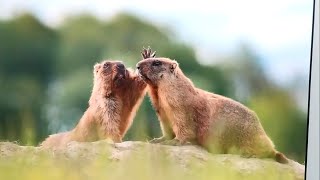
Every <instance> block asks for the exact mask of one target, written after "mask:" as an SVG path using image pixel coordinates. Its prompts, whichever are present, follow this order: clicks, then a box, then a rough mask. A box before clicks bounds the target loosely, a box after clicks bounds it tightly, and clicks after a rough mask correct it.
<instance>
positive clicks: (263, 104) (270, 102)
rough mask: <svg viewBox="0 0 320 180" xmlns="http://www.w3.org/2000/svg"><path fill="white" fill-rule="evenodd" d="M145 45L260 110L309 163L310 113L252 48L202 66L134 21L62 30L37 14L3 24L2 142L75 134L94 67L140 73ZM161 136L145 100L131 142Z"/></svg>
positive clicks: (292, 151) (74, 22) (197, 79)
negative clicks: (109, 65)
mask: <svg viewBox="0 0 320 180" xmlns="http://www.w3.org/2000/svg"><path fill="white" fill-rule="evenodd" d="M143 46H144V47H146V46H151V47H152V48H153V49H154V50H156V51H157V52H158V56H163V57H170V58H171V59H176V60H177V61H178V62H179V63H180V66H181V68H182V70H183V71H184V72H185V73H186V75H187V76H188V77H190V78H191V79H192V80H193V82H194V83H195V84H196V86H198V87H200V88H203V89H205V90H208V91H211V92H215V93H218V94H222V95H225V96H228V97H231V98H233V99H236V100H238V101H240V102H242V103H243V104H245V105H247V106H249V107H250V108H251V109H253V110H254V111H256V112H257V114H258V116H259V117H260V120H261V122H262V125H263V127H264V128H265V130H266V132H267V134H268V135H269V136H270V137H271V139H272V140H273V141H274V143H275V145H276V146H277V149H279V151H282V152H284V153H285V154H287V156H289V157H290V158H293V159H295V160H298V161H299V162H304V157H305V152H306V150H305V148H306V127H307V126H306V125H307V114H306V113H304V112H303V111H301V110H300V109H299V108H298V106H297V104H296V102H295V101H294V98H293V96H292V94H290V93H289V92H290V91H289V90H288V89H286V88H284V87H279V86H277V85H276V84H275V83H274V82H273V81H271V80H270V79H269V78H268V77H267V76H266V75H265V73H264V68H263V66H262V65H261V64H262V63H261V62H260V59H259V57H257V55H256V53H255V52H253V51H251V50H250V47H248V46H246V45H243V46H241V47H239V49H238V51H237V53H235V54H231V55H228V57H229V58H230V59H228V61H221V62H222V63H220V64H215V65H202V64H200V63H199V61H198V59H197V57H196V55H195V51H194V49H193V47H191V46H189V45H187V44H184V43H182V42H180V41H178V40H177V39H175V34H174V32H172V31H171V30H170V29H168V28H164V27H161V26H158V25H155V24H152V23H149V22H145V21H143V20H141V19H139V18H137V17H134V16H132V15H130V14H118V15H116V16H114V17H113V18H112V19H110V20H108V21H99V20H97V19H96V18H94V17H92V16H90V15H81V16H74V17H70V18H68V19H67V20H65V21H64V23H63V24H62V25H61V26H59V27H57V28H55V29H53V28H49V27H46V26H45V25H43V24H42V23H41V22H40V21H39V20H37V19H36V18H35V17H34V16H32V15H30V14H24V15H20V16H17V17H15V18H14V19H11V20H8V21H0V140H2V141H18V142H19V143H20V144H23V145H37V144H38V143H39V142H41V141H42V140H44V138H46V137H47V136H48V135H49V134H52V133H57V132H61V131H67V130H69V129H71V128H73V127H74V126H75V124H76V123H77V122H78V120H79V118H80V117H81V116H82V113H83V112H84V111H85V109H86V108H87V106H88V99H89V96H90V91H91V88H92V78H93V77H92V67H93V65H94V63H95V62H99V61H101V60H103V59H117V60H122V61H124V63H125V64H126V65H127V66H131V67H135V64H136V63H137V62H138V61H139V60H141V57H140V50H141V49H142V47H143ZM224 62H225V63H224ZM160 134H161V133H160V127H159V124H158V121H157V118H156V116H155V112H154V110H153V109H152V107H151V104H150V101H149V98H148V97H146V98H145V99H144V102H143V104H142V106H141V108H140V109H139V111H138V114H137V116H136V118H135V121H134V123H133V126H132V128H131V129H130V130H129V132H128V134H127V135H126V137H125V140H141V141H145V140H148V139H151V138H153V137H158V136H160Z"/></svg>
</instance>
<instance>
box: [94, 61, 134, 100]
mask: <svg viewBox="0 0 320 180" xmlns="http://www.w3.org/2000/svg"><path fill="white" fill-rule="evenodd" d="M93 74H94V86H95V87H96V88H97V90H98V91H100V93H102V94H103V95H105V96H107V97H108V96H110V94H111V93H112V92H113V91H116V90H118V89H119V88H121V87H122V85H123V84H124V83H125V80H126V79H128V78H129V71H128V70H127V69H126V68H125V66H124V64H123V63H122V62H121V61H108V60H105V61H102V62H101V63H97V64H95V65H94V68H93Z"/></svg>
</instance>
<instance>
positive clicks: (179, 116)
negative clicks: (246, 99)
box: [137, 58, 288, 163]
mask: <svg viewBox="0 0 320 180" xmlns="http://www.w3.org/2000/svg"><path fill="white" fill-rule="evenodd" d="M137 69H138V71H139V74H140V75H141V77H142V78H143V79H144V80H145V82H146V83H147V84H148V94H149V96H150V98H151V102H152V105H153V107H154V109H155V111H156V113H157V116H158V118H159V121H160V125H161V129H162V133H163V136H162V137H160V138H156V139H153V140H152V141H151V143H159V142H161V143H162V144H168V145H183V144H189V143H192V144H193V143H195V144H198V145H201V146H203V147H204V148H206V149H207V150H208V151H209V152H212V153H222V154H227V153H228V154H240V155H241V156H244V157H257V158H273V159H275V160H276V161H278V162H280V163H287V162H288V159H287V158H286V157H285V156H284V155H283V154H282V153H280V152H278V151H276V150H275V148H274V145H273V142H272V141H271V140H270V138H269V137H268V136H267V134H266V133H265V131H264V129H263V128H262V126H261V124H260V122H259V119H258V117H257V115H256V114H255V112H253V111H252V110H250V109H249V108H247V107H245V106H244V105H242V104H241V103H239V102H236V101H234V100H232V99H230V98H227V97H224V96H221V95H217V94H213V93H210V92H207V91H204V90H202V89H199V88H196V87H195V86H194V85H193V83H192V81H191V80H190V79H189V78H187V77H186V76H185V75H184V74H183V72H182V71H181V69H180V68H179V65H178V63H177V62H176V61H174V60H170V59H169V58H147V59H144V60H142V61H140V62H139V63H138V64H137Z"/></svg>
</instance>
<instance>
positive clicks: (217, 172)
mask: <svg viewBox="0 0 320 180" xmlns="http://www.w3.org/2000/svg"><path fill="white" fill-rule="evenodd" d="M94 148H96V147H94ZM32 149H33V148H32V147H30V148H29V150H28V149H27V150H26V151H24V152H23V153H16V155H14V156H6V157H5V156H2V157H1V156H0V157H1V158H0V179H3V180H7V179H10V180H11V179H24V180H37V179H47V180H54V179H66V180H82V179H96V180H100V179H101V180H102V179H110V180H113V179H117V180H121V179H138V180H149V179H152V180H163V179H183V180H189V179H190V180H193V179H199V180H202V179H203V180H205V179H223V180H232V179H235V180H242V179H243V180H257V179H265V180H277V179H279V180H280V179H281V180H282V179H283V180H290V179H294V177H293V176H292V175H290V174H288V172H287V171H284V172H283V173H282V172H281V173H279V170H278V169H277V167H276V166H271V165H270V166H268V165H266V166H265V167H263V168H262V169H258V170H257V169H255V168H254V167H253V168H252V171H253V172H254V173H252V172H246V170H245V169H244V170H241V169H236V168H233V166H232V164H231V163H218V162H217V161H208V162H201V163H199V159H192V158H191V159H189V160H187V159H179V161H182V162H184V163H181V162H179V163H177V161H173V160H172V159H173V158H172V157H170V156H169V155H168V154H166V152H165V151H163V152H161V153H154V152H152V151H149V150H148V149H147V148H146V149H143V148H142V149H139V150H138V151H136V152H132V153H131V154H130V155H129V156H128V157H127V158H124V159H120V160H117V158H113V159H111V158H110V153H109V152H108V150H105V149H102V150H97V151H102V152H103V151H105V152H106V153H104V154H103V155H98V156H94V157H90V156H88V157H83V156H81V155H80V156H81V158H77V155H79V154H73V155H74V156H72V155H70V153H69V154H61V153H53V152H52V151H50V152H49V151H40V152H37V154H34V151H33V150H32ZM69 151H72V150H70V149H69ZM2 153H3V152H2ZM82 153H83V154H82ZM80 154H82V155H86V152H80ZM0 155H1V154H0ZM179 158H184V156H181V157H179ZM187 158H189V157H187ZM185 161H189V162H188V163H186V162H185ZM196 161H197V162H196ZM181 164H183V165H185V166H183V165H182V166H181ZM200 164H201V165H200Z"/></svg>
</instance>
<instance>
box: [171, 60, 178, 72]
mask: <svg viewBox="0 0 320 180" xmlns="http://www.w3.org/2000/svg"><path fill="white" fill-rule="evenodd" d="M177 66H178V63H177V61H174V62H173V63H172V64H171V65H170V71H171V72H174V71H175V69H176V67H177Z"/></svg>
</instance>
